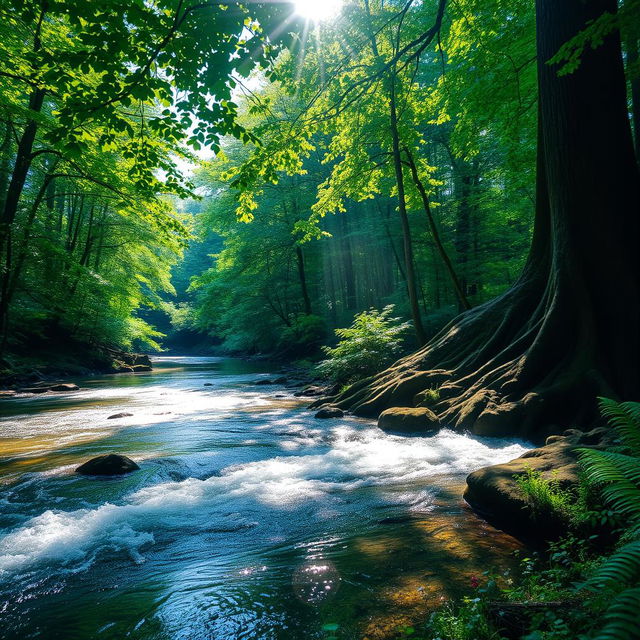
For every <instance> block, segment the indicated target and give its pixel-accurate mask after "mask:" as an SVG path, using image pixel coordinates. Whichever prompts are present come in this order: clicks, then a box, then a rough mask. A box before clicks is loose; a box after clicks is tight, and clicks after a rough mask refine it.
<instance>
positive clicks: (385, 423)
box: [378, 407, 441, 435]
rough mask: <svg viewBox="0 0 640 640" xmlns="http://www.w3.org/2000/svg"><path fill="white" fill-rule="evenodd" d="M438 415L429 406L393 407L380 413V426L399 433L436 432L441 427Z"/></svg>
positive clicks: (385, 429)
mask: <svg viewBox="0 0 640 640" xmlns="http://www.w3.org/2000/svg"><path fill="white" fill-rule="evenodd" d="M440 426H441V425H440V420H439V419H438V416H437V415H436V414H435V413H434V412H433V411H431V409H427V407H392V408H391V409H387V410H386V411H383V412H382V413H381V414H380V417H379V418H378V427H380V429H382V430H383V431H397V432H399V433H419V434H423V435H424V434H428V433H435V432H436V431H438V430H439V429H440Z"/></svg>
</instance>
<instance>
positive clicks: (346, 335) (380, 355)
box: [318, 305, 410, 384]
mask: <svg viewBox="0 0 640 640" xmlns="http://www.w3.org/2000/svg"><path fill="white" fill-rule="evenodd" d="M393 311H394V307H393V305H389V306H387V307H385V308H384V309H383V310H382V311H378V310H376V309H371V310H370V311H363V312H362V313H359V314H357V315H356V316H355V318H354V320H353V323H352V325H351V326H350V327H347V328H344V329H336V331H335V333H336V336H337V337H338V338H339V342H338V345H337V346H336V347H333V348H332V347H325V349H324V352H325V353H326V355H327V356H328V359H327V360H324V361H323V362H321V363H320V364H319V365H318V371H319V373H320V374H321V375H323V376H325V377H327V378H329V379H330V380H332V381H334V382H336V383H341V384H344V383H349V382H355V381H356V380H360V379H362V378H366V377H368V376H371V375H373V374H375V373H378V372H379V371H382V370H383V369H384V368H386V367H387V366H389V365H390V364H391V363H392V362H393V361H394V360H395V359H397V358H398V356H399V355H400V354H401V353H402V349H403V342H404V340H403V338H404V336H405V333H406V331H407V330H408V329H409V328H410V325H409V324H408V323H406V322H401V319H400V318H394V317H392V314H393Z"/></svg>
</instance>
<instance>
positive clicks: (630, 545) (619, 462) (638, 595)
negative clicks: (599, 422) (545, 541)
mask: <svg viewBox="0 0 640 640" xmlns="http://www.w3.org/2000/svg"><path fill="white" fill-rule="evenodd" d="M600 410H601V412H602V415H603V416H604V417H605V418H607V419H608V421H609V424H610V425H611V427H612V428H613V430H614V432H615V433H616V435H617V436H618V437H619V439H620V444H621V447H619V448H616V449H615V450H609V451H600V450H595V449H582V450H581V451H580V462H581V465H582V467H583V469H584V471H585V476H586V479H587V481H588V482H589V483H590V484H591V485H593V486H595V487H596V488H598V489H599V490H600V494H601V495H602V498H603V500H604V502H605V504H607V505H608V506H609V507H610V508H611V509H612V510H613V511H614V512H615V513H616V514H618V515H619V516H624V518H625V519H626V521H627V522H628V528H627V532H626V534H625V536H624V539H625V540H626V543H625V544H624V545H623V546H621V547H619V548H618V550H617V551H616V552H615V553H614V554H613V555H611V556H609V557H608V558H607V559H606V560H605V561H604V562H603V564H602V566H601V567H600V568H599V569H598V570H597V571H596V572H595V574H594V575H593V576H592V577H591V578H590V579H589V580H588V581H587V583H586V584H585V585H584V586H585V587H586V588H587V589H591V590H594V591H600V590H601V589H605V590H608V591H610V592H611V594H612V595H614V597H613V599H612V601H611V604H610V605H609V606H608V608H607V610H606V612H605V614H604V623H605V624H604V626H603V627H602V629H601V630H600V631H599V632H598V633H597V634H596V636H595V640H631V639H635V640H637V638H638V637H639V636H640V585H639V583H640V403H638V402H621V403H620V402H615V401H613V400H608V399H606V398H601V399H600Z"/></svg>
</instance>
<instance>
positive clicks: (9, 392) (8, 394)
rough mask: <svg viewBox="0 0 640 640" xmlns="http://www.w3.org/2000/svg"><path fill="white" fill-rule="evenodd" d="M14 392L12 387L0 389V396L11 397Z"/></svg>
mask: <svg viewBox="0 0 640 640" xmlns="http://www.w3.org/2000/svg"><path fill="white" fill-rule="evenodd" d="M15 395H16V392H15V391H14V390H13V389H1V390H0V398H11V397H12V396H15Z"/></svg>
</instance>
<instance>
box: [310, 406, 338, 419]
mask: <svg viewBox="0 0 640 640" xmlns="http://www.w3.org/2000/svg"><path fill="white" fill-rule="evenodd" d="M343 416H344V411H343V410H342V409H339V408H338V407H323V408H322V409H320V411H318V413H316V415H315V416H314V417H315V418H318V420H328V419H330V418H342V417H343Z"/></svg>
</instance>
